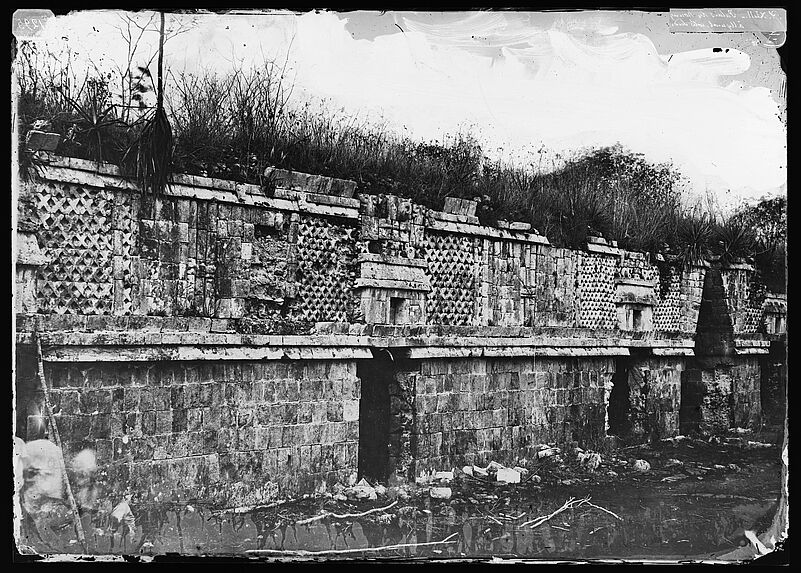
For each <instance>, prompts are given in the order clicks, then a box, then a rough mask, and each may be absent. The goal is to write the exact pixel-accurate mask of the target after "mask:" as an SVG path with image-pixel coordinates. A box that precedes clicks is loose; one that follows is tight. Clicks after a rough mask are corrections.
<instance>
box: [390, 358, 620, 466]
mask: <svg viewBox="0 0 801 573" xmlns="http://www.w3.org/2000/svg"><path fill="white" fill-rule="evenodd" d="M613 369H614V362H613V360H612V359H610V358H607V357H604V358H588V359H575V358H573V359H570V358H518V359H514V358H490V359H488V358H471V359H462V360H454V359H432V360H422V361H420V364H419V366H418V367H417V368H416V369H415V370H413V371H407V372H405V373H403V374H402V376H403V377H404V379H405V380H406V382H407V388H408V391H409V392H411V391H412V390H413V391H414V405H413V409H412V412H413V415H414V426H413V428H414V429H413V432H412V434H411V444H410V445H411V452H410V454H411V455H410V458H411V459H412V460H414V461H413V469H411V473H413V474H419V473H421V472H425V471H429V470H436V469H442V468H448V469H450V468H451V467H461V466H462V465H464V464H469V463H476V464H479V465H482V464H483V465H486V464H487V463H488V462H489V461H490V460H495V461H499V462H501V463H504V462H505V463H514V462H515V461H516V460H517V459H519V458H522V457H528V456H532V455H535V449H534V446H536V445H537V444H540V443H547V442H558V443H569V442H573V441H576V442H580V443H583V444H585V445H588V446H589V445H591V444H595V445H598V444H600V443H601V442H602V440H603V438H604V436H605V434H604V424H603V422H604V416H605V402H604V392H605V387H606V385H607V381H608V380H609V379H610V378H611V376H612V372H613Z"/></svg>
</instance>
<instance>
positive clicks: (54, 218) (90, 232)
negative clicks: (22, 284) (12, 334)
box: [36, 183, 114, 314]
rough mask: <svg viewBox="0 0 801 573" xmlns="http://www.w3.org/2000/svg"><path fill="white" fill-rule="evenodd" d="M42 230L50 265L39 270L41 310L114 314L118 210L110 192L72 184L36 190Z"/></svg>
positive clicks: (57, 312) (64, 312)
mask: <svg viewBox="0 0 801 573" xmlns="http://www.w3.org/2000/svg"><path fill="white" fill-rule="evenodd" d="M36 207H37V212H38V214H39V218H40V224H41V226H40V228H39V230H38V232H37V236H38V238H39V242H40V246H41V249H42V254H43V255H44V257H45V258H46V259H47V260H48V261H49V262H48V263H47V264H46V265H44V266H43V267H41V268H40V269H39V273H38V277H37V279H38V288H39V305H40V307H39V310H40V312H43V313H55V314H68V313H69V314H111V312H112V311H113V302H114V298H113V288H114V282H113V266H112V263H113V246H114V245H113V240H114V236H113V234H111V233H109V229H110V228H111V219H112V213H113V207H114V196H113V194H112V192H111V191H107V190H105V189H98V188H93V187H88V186H81V185H72V184H68V183H48V184H46V185H41V186H39V187H38V188H37V190H36Z"/></svg>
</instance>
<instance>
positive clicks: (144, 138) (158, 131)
mask: <svg viewBox="0 0 801 573" xmlns="http://www.w3.org/2000/svg"><path fill="white" fill-rule="evenodd" d="M163 69H164V13H163V12H162V13H161V29H160V32H159V58H158V87H157V90H156V110H155V111H154V112H153V113H152V114H150V115H148V116H145V118H144V127H143V128H142V131H141V132H140V133H139V135H138V137H137V138H136V140H135V141H134V142H133V144H132V145H131V146H130V147H129V148H128V150H127V151H126V152H125V156H124V157H123V168H124V170H125V171H126V172H128V173H132V174H133V175H135V176H136V178H137V179H138V180H139V184H140V186H141V188H142V191H144V192H146V193H147V192H149V193H153V194H156V195H160V194H161V193H163V192H164V188H165V187H166V186H167V185H168V184H169V176H170V169H171V167H172V150H173V137H172V128H171V127H170V121H169V119H168V118H167V113H166V112H165V111H164V84H163V79H162V75H163Z"/></svg>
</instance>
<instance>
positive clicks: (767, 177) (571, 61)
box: [38, 11, 787, 207]
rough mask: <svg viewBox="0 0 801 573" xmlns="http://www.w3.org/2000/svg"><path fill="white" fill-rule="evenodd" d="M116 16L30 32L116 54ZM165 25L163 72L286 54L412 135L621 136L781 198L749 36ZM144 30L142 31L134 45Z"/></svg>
mask: <svg viewBox="0 0 801 573" xmlns="http://www.w3.org/2000/svg"><path fill="white" fill-rule="evenodd" d="M124 14H126V13H124V12H120V11H102V12H101V11H78V12H72V13H70V14H68V15H64V16H58V17H56V18H54V19H52V20H50V21H49V22H48V25H47V27H45V29H44V31H43V33H42V35H41V36H40V39H39V40H38V41H40V42H44V41H47V42H48V43H49V44H50V45H52V46H61V47H64V46H69V47H70V49H72V50H73V51H75V52H78V54H79V57H81V58H83V57H88V58H91V59H92V60H93V61H95V62H96V63H98V62H99V63H100V65H101V67H102V66H107V65H109V64H110V63H112V62H115V61H117V62H118V61H124V60H125V44H124V42H123V41H122V38H121V35H120V32H119V29H118V28H117V27H118V26H119V25H120V23H121V21H122V16H123V15H124ZM127 14H129V15H131V16H133V17H135V18H137V19H138V20H139V21H140V22H142V23H144V22H145V21H147V19H148V17H149V16H150V15H151V13H132V12H129V13H127ZM154 22H157V19H156V20H154ZM167 25H168V27H174V26H178V25H184V26H185V27H186V28H187V30H186V31H185V32H184V33H182V34H180V35H178V36H176V37H174V38H172V39H170V40H169V41H168V42H167V44H166V45H165V62H166V65H168V66H169V67H170V68H171V69H172V70H173V71H181V70H184V71H189V72H192V71H200V70H216V71H218V72H225V70H226V69H231V68H232V66H234V65H241V66H250V65H254V64H255V65H258V63H259V62H261V61H263V59H264V58H276V59H278V60H280V61H283V60H284V59H286V62H287V66H288V69H289V70H290V77H292V78H294V83H295V86H296V88H295V89H296V93H297V94H298V95H301V94H303V93H305V94H307V95H312V96H315V97H324V98H327V99H328V100H329V102H330V103H331V105H335V106H338V107H341V108H344V109H345V110H346V112H348V113H354V114H358V115H359V117H362V118H369V119H375V118H382V119H383V120H385V121H387V122H389V125H391V126H393V127H394V128H396V129H398V130H401V131H403V132H404V133H406V134H408V135H410V136H411V137H414V138H418V139H423V140H432V139H440V138H442V137H443V136H444V135H446V134H454V133H456V132H458V131H460V130H462V131H464V130H470V131H472V132H473V133H474V134H475V135H476V136H477V137H478V138H479V140H480V141H481V142H482V144H483V146H484V148H485V150H486V151H487V152H488V154H490V155H496V156H499V157H503V158H506V159H512V160H514V161H519V162H522V163H527V162H536V161H538V159H539V157H540V155H539V154H538V153H537V151H538V150H540V149H545V150H547V153H546V154H545V155H544V157H549V158H553V157H556V155H557V154H560V155H562V156H567V155H569V154H571V153H573V152H576V151H578V150H581V149H586V148H591V147H599V146H606V145H613V144H615V143H617V142H619V143H621V144H622V145H623V146H624V147H627V148H629V149H631V150H632V151H634V152H637V153H642V154H643V155H644V156H645V158H646V159H648V160H649V161H652V162H663V161H672V162H673V163H674V165H676V167H677V168H678V169H679V170H680V171H681V172H682V173H683V174H684V175H685V176H686V177H687V178H688V179H689V181H690V183H691V186H692V188H693V189H694V190H695V192H696V193H698V194H703V193H705V192H706V191H707V190H709V191H711V192H712V193H713V194H714V195H715V196H716V197H717V199H718V201H719V202H720V203H721V205H723V206H724V207H726V206H730V205H734V204H737V203H739V202H740V201H742V200H748V201H753V200H755V199H757V198H760V197H762V196H774V195H777V194H786V188H787V187H786V164H787V154H786V124H785V120H784V118H786V115H785V99H784V93H785V92H784V89H785V88H784V85H785V84H784V82H785V75H784V73H783V72H782V69H781V66H780V63H779V57H778V54H777V52H776V49H775V48H773V47H767V46H765V45H763V42H761V39H760V37H759V36H758V35H757V34H756V33H750V32H746V33H714V34H713V33H676V32H671V31H670V29H669V27H668V16H667V15H666V14H664V13H655V12H636V11H620V12H615V11H586V12H582V11H575V12H564V13H558V12H510V11H484V12H479V11H468V12H385V13H379V12H363V11H359V12H327V11H319V12H308V13H292V12H288V11H283V12H269V13H268V12H249V13H193V14H190V15H179V14H169V15H168V16H167ZM157 40H158V34H157V33H155V32H148V33H146V34H145V35H144V36H143V38H142V45H141V53H142V54H143V55H144V54H146V53H147V54H148V55H149V54H151V53H153V50H154V48H155V45H156V43H157ZM717 48H720V49H717Z"/></svg>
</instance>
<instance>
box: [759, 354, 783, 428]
mask: <svg viewBox="0 0 801 573" xmlns="http://www.w3.org/2000/svg"><path fill="white" fill-rule="evenodd" d="M760 370H761V375H762V379H761V380H760V388H759V392H760V396H759V397H760V402H761V403H762V415H763V419H764V420H765V422H767V423H768V424H769V425H781V424H782V423H783V422H784V416H785V405H786V396H787V383H786V381H787V349H786V343H785V341H784V340H774V341H772V342H771V343H770V353H769V354H767V355H764V356H763V357H762V360H761V361H760Z"/></svg>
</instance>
